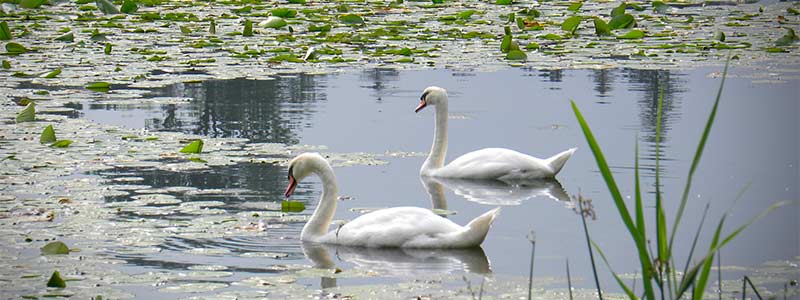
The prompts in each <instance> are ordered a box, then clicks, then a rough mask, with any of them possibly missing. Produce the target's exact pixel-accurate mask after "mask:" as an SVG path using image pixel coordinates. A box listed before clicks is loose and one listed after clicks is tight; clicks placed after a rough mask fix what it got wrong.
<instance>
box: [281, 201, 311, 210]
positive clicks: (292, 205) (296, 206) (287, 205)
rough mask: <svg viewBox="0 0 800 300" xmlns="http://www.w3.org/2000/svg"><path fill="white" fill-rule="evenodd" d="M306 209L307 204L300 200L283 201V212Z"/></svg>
mask: <svg viewBox="0 0 800 300" xmlns="http://www.w3.org/2000/svg"><path fill="white" fill-rule="evenodd" d="M304 210H306V205H305V204H303V202H299V201H281V211H282V212H301V211H304Z"/></svg>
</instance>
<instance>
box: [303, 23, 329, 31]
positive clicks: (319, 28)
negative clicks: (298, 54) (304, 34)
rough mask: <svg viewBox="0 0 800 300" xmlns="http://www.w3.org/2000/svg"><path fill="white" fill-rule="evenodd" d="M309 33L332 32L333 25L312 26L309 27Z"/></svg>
mask: <svg viewBox="0 0 800 300" xmlns="http://www.w3.org/2000/svg"><path fill="white" fill-rule="evenodd" d="M308 31H311V32H328V31H331V25H330V24H325V25H322V26H317V25H311V26H308Z"/></svg>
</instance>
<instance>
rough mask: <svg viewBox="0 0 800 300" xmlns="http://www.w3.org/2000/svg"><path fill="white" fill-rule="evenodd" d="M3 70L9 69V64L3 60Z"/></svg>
mask: <svg viewBox="0 0 800 300" xmlns="http://www.w3.org/2000/svg"><path fill="white" fill-rule="evenodd" d="M3 69H11V62H9V61H7V60H3Z"/></svg>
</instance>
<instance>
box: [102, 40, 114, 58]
mask: <svg viewBox="0 0 800 300" xmlns="http://www.w3.org/2000/svg"><path fill="white" fill-rule="evenodd" d="M111 47H113V45H111V43H106V46H105V47H103V53H105V54H106V55H109V54H111Z"/></svg>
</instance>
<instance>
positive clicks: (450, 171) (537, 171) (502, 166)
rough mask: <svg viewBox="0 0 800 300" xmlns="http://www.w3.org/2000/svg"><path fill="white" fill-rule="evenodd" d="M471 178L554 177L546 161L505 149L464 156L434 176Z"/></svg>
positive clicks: (488, 149) (493, 149)
mask: <svg viewBox="0 0 800 300" xmlns="http://www.w3.org/2000/svg"><path fill="white" fill-rule="evenodd" d="M433 175H434V176H440V177H451V178H469V179H500V180H504V179H514V178H542V177H552V176H553V175H554V174H553V171H552V169H551V168H550V167H549V166H548V165H547V163H545V161H544V160H542V159H539V158H536V157H533V156H530V155H526V154H522V153H520V152H517V151H514V150H510V149H504V148H486V149H481V150H477V151H473V152H470V153H467V154H464V155H462V156H460V157H458V158H456V159H455V160H453V161H452V162H450V163H449V164H447V165H446V166H444V167H442V168H441V169H439V170H436V172H435V173H434V174H433Z"/></svg>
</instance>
